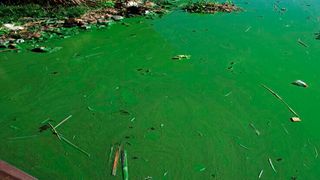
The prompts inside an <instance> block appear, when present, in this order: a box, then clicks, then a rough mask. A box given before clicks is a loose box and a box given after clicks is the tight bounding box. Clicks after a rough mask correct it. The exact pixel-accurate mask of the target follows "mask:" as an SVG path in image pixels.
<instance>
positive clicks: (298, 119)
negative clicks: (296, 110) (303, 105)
mask: <svg viewBox="0 0 320 180" xmlns="http://www.w3.org/2000/svg"><path fill="white" fill-rule="evenodd" d="M290 120H291V121H292V122H300V121H301V119H300V118H299V117H292V118H290Z"/></svg>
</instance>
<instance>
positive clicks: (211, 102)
mask: <svg viewBox="0 0 320 180" xmlns="http://www.w3.org/2000/svg"><path fill="white" fill-rule="evenodd" d="M235 3H236V4H238V5H239V6H240V7H242V8H244V9H245V11H243V12H239V13H231V14H223V13H218V14H215V15H203V14H188V13H185V12H182V11H179V10H175V11H173V12H171V13H169V14H167V15H165V16H164V17H162V18H159V19H154V20H150V19H143V18H132V19H129V20H126V23H129V24H130V26H124V25H122V24H121V23H118V24H115V25H113V26H111V27H110V28H109V29H105V30H94V31H92V32H83V33H80V34H79V35H77V36H74V37H71V38H68V39H63V40H51V41H50V42H48V43H44V44H43V45H44V46H48V47H62V49H61V50H60V51H57V52H54V53H48V54H37V53H32V52H29V51H22V52H21V53H1V54H0V78H1V81H0V87H1V88H0V98H1V100H0V117H1V118H0V125H1V126H0V137H1V138H0V144H1V146H0V159H2V160H5V161H7V162H9V163H11V164H13V165H15V166H17V167H18V168H20V169H22V170H24V171H26V172H28V173H30V174H31V175H33V176H35V177H37V178H39V179H122V178H123V175H122V171H121V170H122V169H121V166H118V169H117V176H116V177H113V176H112V175H111V171H112V162H113V159H111V160H110V159H109V155H110V148H111V147H112V146H113V145H115V144H117V143H122V144H123V147H124V148H125V149H126V151H127V156H128V168H129V171H128V172H129V179H145V178H149V179H150V178H152V179H258V176H259V173H260V172H261V171H263V173H262V174H261V179H294V178H297V179H318V178H319V174H320V173H319V172H320V164H319V158H320V157H318V152H320V138H319V130H318V129H319V128H318V127H319V125H320V124H319V122H318V120H319V115H318V107H320V101H319V100H320V82H319V78H320V77H319V75H320V74H319V70H318V67H319V66H320V62H319V55H320V41H318V40H315V37H314V33H315V32H318V31H319V30H320V22H319V17H320V12H319V11H318V9H319V8H320V4H319V3H318V2H317V1H316V0H307V1H296V0H291V1H280V2H279V3H277V5H278V6H279V7H280V8H282V7H283V8H286V9H285V11H284V12H282V13H279V12H278V11H275V10H274V4H275V3H276V2H269V1H264V0H261V1H236V2H235ZM298 39H301V40H302V41H303V42H304V43H306V44H307V45H308V47H304V46H302V45H301V44H299V43H298V42H297V40H298ZM178 54H187V55H191V58H190V59H186V60H181V61H175V60H172V59H171V58H172V57H173V56H175V55H178ZM297 79H301V80H303V81H305V82H307V83H308V84H309V86H310V87H308V88H302V87H297V86H294V85H291V82H293V81H294V80H297ZM261 84H264V85H266V86H268V87H269V88H271V89H272V90H274V91H275V92H276V93H278V94H279V95H280V96H281V97H282V98H283V99H284V100H285V101H286V102H287V103H288V104H289V105H290V106H291V107H292V108H293V109H294V110H295V111H296V112H297V113H298V114H299V115H300V118H301V119H302V121H301V122H296V123H293V122H291V121H290V118H291V117H293V114H292V113H291V112H290V111H289V110H288V109H287V107H286V106H285V105H284V104H282V103H281V101H279V100H278V99H277V98H276V97H275V96H273V95H272V94H271V93H270V92H268V91H267V90H266V89H264V88H263V87H262V86H261ZM69 115H72V117H71V118H70V119H68V121H66V122H65V123H63V124H62V125H61V126H59V127H58V128H57V131H58V132H59V133H61V134H62V135H63V137H65V138H66V139H68V140H69V141H70V142H72V143H73V144H75V145H76V146H78V147H80V148H81V149H83V150H85V151H86V152H88V153H89V154H90V156H89V157H88V156H87V155H86V154H85V153H83V152H81V151H79V150H78V149H76V148H74V147H72V146H70V144H68V143H65V142H64V141H60V140H59V139H58V137H57V136H55V135H54V134H52V132H51V131H50V130H49V129H48V130H44V131H42V132H39V128H40V127H41V126H43V124H42V122H43V121H46V120H48V119H50V121H49V122H50V123H51V124H53V125H57V124H58V123H59V122H60V121H61V120H63V119H64V118H66V117H68V116H69ZM250 124H252V125H253V127H252V125H250ZM257 132H258V133H257ZM114 149H116V146H114ZM114 153H115V152H114ZM114 153H113V154H114ZM269 159H270V160H271V162H272V165H273V166H274V170H273V169H272V167H271V163H270V162H269Z"/></svg>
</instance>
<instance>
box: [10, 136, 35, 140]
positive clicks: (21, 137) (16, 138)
mask: <svg viewBox="0 0 320 180" xmlns="http://www.w3.org/2000/svg"><path fill="white" fill-rule="evenodd" d="M37 136H38V135H31V136H20V137H12V138H8V139H9V140H19V139H29V138H34V137H37Z"/></svg>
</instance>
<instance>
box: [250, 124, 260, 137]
mask: <svg viewBox="0 0 320 180" xmlns="http://www.w3.org/2000/svg"><path fill="white" fill-rule="evenodd" d="M249 125H250V126H251V128H252V129H253V130H254V131H255V132H256V134H257V136H260V131H259V130H258V129H257V128H256V127H255V126H254V125H253V124H252V123H250V124H249Z"/></svg>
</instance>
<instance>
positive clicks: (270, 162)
mask: <svg viewBox="0 0 320 180" xmlns="http://www.w3.org/2000/svg"><path fill="white" fill-rule="evenodd" d="M269 164H270V166H271V168H272V170H273V171H274V172H275V173H277V170H276V169H275V168H274V166H273V163H272V160H271V159H270V158H269Z"/></svg>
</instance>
